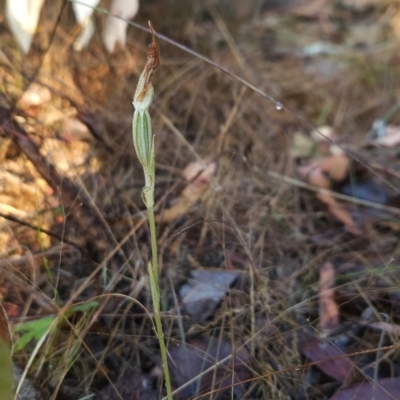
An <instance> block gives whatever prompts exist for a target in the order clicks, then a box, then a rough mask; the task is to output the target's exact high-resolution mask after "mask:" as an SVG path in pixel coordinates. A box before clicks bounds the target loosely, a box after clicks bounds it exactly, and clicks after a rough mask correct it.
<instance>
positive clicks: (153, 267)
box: [147, 207, 172, 400]
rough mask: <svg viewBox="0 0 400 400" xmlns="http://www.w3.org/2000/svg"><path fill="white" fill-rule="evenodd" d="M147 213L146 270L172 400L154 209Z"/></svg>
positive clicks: (169, 399) (162, 360)
mask: <svg viewBox="0 0 400 400" xmlns="http://www.w3.org/2000/svg"><path fill="white" fill-rule="evenodd" d="M147 213H148V218H149V227H150V236H151V253H152V262H151V263H150V262H149V264H148V268H149V277H150V289H151V296H152V299H153V308H154V319H155V322H156V330H157V337H158V342H159V344H160V353H161V364H162V367H163V370H164V381H165V387H166V388H167V398H168V400H172V388H171V378H170V375H169V368H168V359H167V349H166V347H165V343H164V333H163V329H162V322H161V312H160V287H159V286H158V254H157V236H156V224H155V221H154V208H153V207H148V208H147Z"/></svg>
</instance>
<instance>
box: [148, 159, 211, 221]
mask: <svg viewBox="0 0 400 400" xmlns="http://www.w3.org/2000/svg"><path fill="white" fill-rule="evenodd" d="M216 168H217V164H216V163H215V162H211V163H210V164H208V165H207V166H204V163H200V162H194V163H190V164H189V165H188V166H187V167H186V168H185V170H184V171H183V176H184V177H185V178H186V180H188V181H189V182H190V183H189V184H188V185H187V186H186V188H185V189H183V191H182V193H181V195H180V197H179V198H178V199H177V200H176V203H175V204H174V205H173V206H172V207H170V208H168V209H166V210H163V213H162V215H159V216H157V217H156V221H158V222H161V221H162V222H164V223H167V222H170V221H173V220H174V219H177V218H179V217H181V216H182V215H185V214H186V213H187V211H188V210H189V209H190V207H192V205H193V204H195V203H196V201H198V200H200V199H201V198H202V197H203V195H204V194H205V192H206V190H207V188H208V187H209V185H210V180H211V178H212V176H213V175H214V173H215V170H216Z"/></svg>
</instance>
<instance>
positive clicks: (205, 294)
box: [179, 269, 240, 323]
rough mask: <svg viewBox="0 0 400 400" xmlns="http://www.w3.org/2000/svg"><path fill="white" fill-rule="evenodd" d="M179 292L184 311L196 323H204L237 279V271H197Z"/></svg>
mask: <svg viewBox="0 0 400 400" xmlns="http://www.w3.org/2000/svg"><path fill="white" fill-rule="evenodd" d="M191 275H192V276H191V278H190V279H189V280H188V282H187V283H185V284H184V285H183V286H182V287H181V289H180V291H179V295H180V297H181V301H182V306H183V309H184V311H185V312H186V313H187V314H188V315H190V317H191V318H192V319H194V320H195V321H197V322H198V323H202V322H204V321H205V320H206V319H207V318H208V317H209V316H210V315H211V314H212V313H213V312H214V309H215V307H217V306H218V304H219V303H220V302H221V300H222V298H223V297H224V296H225V293H226V292H227V290H228V289H229V287H230V286H231V285H232V284H233V283H234V282H235V281H236V280H237V279H238V278H239V275H240V272H239V271H223V270H220V269H207V270H205V269H199V270H196V271H192V273H191Z"/></svg>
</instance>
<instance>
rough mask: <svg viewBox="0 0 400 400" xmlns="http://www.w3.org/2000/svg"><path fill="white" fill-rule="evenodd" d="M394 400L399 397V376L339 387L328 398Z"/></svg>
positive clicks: (337, 399) (332, 399)
mask: <svg viewBox="0 0 400 400" xmlns="http://www.w3.org/2000/svg"><path fill="white" fill-rule="evenodd" d="M372 399H376V400H396V399H400V378H384V379H379V380H378V381H377V382H365V383H357V384H355V385H352V386H350V387H346V388H341V389H339V390H337V391H336V392H335V394H334V395H333V396H332V397H331V398H330V399H329V400H372Z"/></svg>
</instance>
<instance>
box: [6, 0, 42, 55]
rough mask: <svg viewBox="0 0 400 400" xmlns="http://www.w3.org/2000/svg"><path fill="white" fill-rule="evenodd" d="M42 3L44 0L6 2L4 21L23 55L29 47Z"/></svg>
mask: <svg viewBox="0 0 400 400" xmlns="http://www.w3.org/2000/svg"><path fill="white" fill-rule="evenodd" d="M43 3H44V0H7V3H6V19H7V21H8V24H9V25H10V29H11V31H12V33H13V35H14V36H15V38H16V39H17V42H18V45H19V47H20V48H21V50H22V51H23V52H24V53H25V54H26V53H28V52H29V49H30V47H31V43H32V38H33V35H34V34H35V30H36V26H37V24H38V21H39V16H40V10H41V9H42V6H43Z"/></svg>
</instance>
